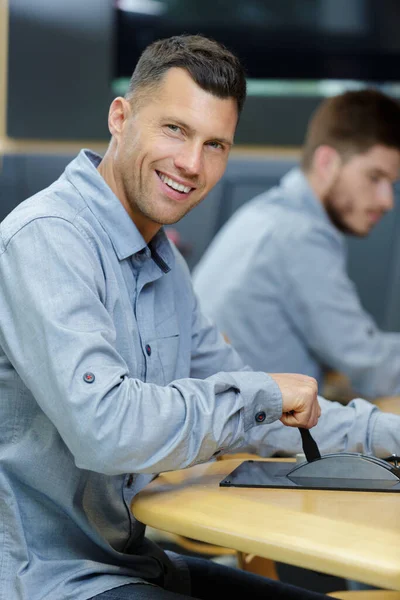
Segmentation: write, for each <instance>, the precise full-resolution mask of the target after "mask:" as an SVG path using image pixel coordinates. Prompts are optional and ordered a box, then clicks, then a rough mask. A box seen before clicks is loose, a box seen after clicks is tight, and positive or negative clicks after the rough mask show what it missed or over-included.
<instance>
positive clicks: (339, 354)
mask: <svg viewBox="0 0 400 600" xmlns="http://www.w3.org/2000/svg"><path fill="white" fill-rule="evenodd" d="M292 249H293V251H291V252H288V251H287V250H282V252H281V256H282V269H283V272H284V274H285V275H284V277H283V278H282V282H283V285H284V286H285V289H284V293H283V298H282V302H283V305H284V306H285V308H286V312H287V318H288V319H289V321H290V322H291V323H292V324H293V327H294V328H295V329H296V330H297V331H298V333H299V335H300V336H301V337H302V338H303V339H304V343H305V344H306V345H307V346H308V347H309V348H310V350H311V351H312V352H313V353H314V354H315V355H316V356H317V357H318V359H319V361H320V362H321V363H323V364H325V365H327V366H329V367H330V368H332V369H336V370H338V371H340V372H342V373H344V374H345V375H347V376H348V377H349V378H350V380H351V382H352V385H353V386H354V388H355V389H356V390H357V391H358V392H359V393H360V394H362V395H363V396H365V397H367V398H368V397H371V398H373V397H377V396H381V395H396V394H398V393H400V360H399V356H400V334H395V333H385V332H382V331H380V330H379V329H378V328H377V326H376V324H375V322H374V321H373V319H372V318H371V316H370V315H369V314H368V313H367V312H366V311H365V310H364V309H363V307H362V306H361V303H360V300H359V297H358V294H357V291H356V288H355V286H354V284H353V283H352V282H351V281H350V279H349V277H348V276H347V273H346V265H345V261H344V256H343V252H342V250H341V248H340V246H339V241H338V240H337V239H335V238H334V236H330V235H329V234H327V232H326V229H324V228H323V227H321V228H315V227H314V228H310V229H308V228H304V230H303V231H300V232H298V233H297V234H294V238H293V240H292Z"/></svg>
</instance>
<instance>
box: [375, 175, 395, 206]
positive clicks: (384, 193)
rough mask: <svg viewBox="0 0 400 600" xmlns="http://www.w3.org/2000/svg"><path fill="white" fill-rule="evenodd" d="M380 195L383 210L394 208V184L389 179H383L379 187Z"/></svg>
mask: <svg viewBox="0 0 400 600" xmlns="http://www.w3.org/2000/svg"><path fill="white" fill-rule="evenodd" d="M378 197H379V202H380V205H381V208H382V210H385V211H388V210H392V208H393V206H394V192H393V186H392V184H391V183H389V182H388V181H381V182H380V184H379V188H378Z"/></svg>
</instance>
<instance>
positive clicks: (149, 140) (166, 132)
mask: <svg viewBox="0 0 400 600" xmlns="http://www.w3.org/2000/svg"><path fill="white" fill-rule="evenodd" d="M145 94H146V91H145ZM134 101H135V100H133V103H134ZM124 102H125V109H126V111H127V112H126V115H125V116H124V117H122V121H123V126H122V129H121V131H120V133H119V134H118V135H117V136H115V134H114V137H116V141H117V150H116V153H115V157H114V165H113V171H114V177H115V182H116V188H117V190H114V191H116V193H117V195H118V197H119V198H120V200H121V202H122V203H123V204H124V206H125V208H126V210H127V211H128V213H129V214H130V216H131V218H132V219H133V221H134V222H135V224H136V225H137V227H138V229H139V230H140V232H141V233H142V235H143V237H144V238H145V239H146V241H148V240H149V239H151V238H152V237H153V235H155V233H156V232H157V231H158V229H159V228H160V226H161V225H165V224H171V223H176V221H179V219H181V218H182V217H183V216H184V215H185V214H186V213H187V212H188V211H190V210H191V209H192V208H193V207H194V206H196V204H198V203H199V202H201V200H203V198H204V197H205V196H206V195H207V194H208V192H209V191H210V190H211V189H212V187H213V186H214V185H215V184H216V183H217V182H218V181H219V179H220V178H221V177H222V175H223V173H224V171H225V167H226V163H227V160H228V155H229V150H230V147H231V145H232V143H233V137H234V133H235V129H236V124H237V119H238V111H237V104H236V101H235V100H234V99H233V98H228V99H221V98H217V97H216V96H213V95H212V94H210V93H208V92H206V91H204V90H203V89H201V88H200V87H199V86H198V85H197V84H196V83H195V82H194V81H193V79H192V78H191V77H190V76H189V75H188V73H187V72H186V71H185V70H183V69H177V68H173V69H170V70H169V71H167V72H166V74H165V76H164V78H163V80H162V81H161V82H160V84H159V85H158V87H157V88H156V90H155V91H154V93H152V94H151V93H149V96H148V97H147V96H145V97H144V99H142V100H141V101H140V102H139V105H138V108H137V109H135V106H134V105H133V109H132V107H130V105H129V104H128V103H127V102H126V101H124Z"/></svg>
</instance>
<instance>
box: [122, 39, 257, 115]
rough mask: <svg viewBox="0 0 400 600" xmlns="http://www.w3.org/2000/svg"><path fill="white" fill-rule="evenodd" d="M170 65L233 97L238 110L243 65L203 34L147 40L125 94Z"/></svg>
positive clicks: (147, 83)
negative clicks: (148, 42)
mask: <svg viewBox="0 0 400 600" xmlns="http://www.w3.org/2000/svg"><path fill="white" fill-rule="evenodd" d="M172 67H180V68H182V69H186V71H187V72H188V73H189V75H190V76H191V78H192V79H193V81H195V83H196V84H197V85H198V86H199V87H201V88H202V89H203V90H205V91H206V92H210V93H211V94H213V95H214V96H217V97H218V98H233V99H234V100H236V102H237V107H238V114H240V112H241V110H242V108H243V104H244V101H245V99H246V79H245V73H244V69H243V67H242V65H241V63H240V61H239V59H238V58H237V57H236V56H235V55H234V54H232V52H230V51H229V50H228V49H227V48H225V47H224V46H223V45H222V44H220V43H218V42H216V41H214V40H211V39H209V38H206V37H204V36H202V35H179V36H173V37H170V38H166V39H162V40H158V41H156V42H153V43H152V44H150V45H149V46H148V47H147V48H146V49H145V50H144V51H143V53H142V55H141V57H140V58H139V61H138V63H137V65H136V68H135V70H134V72H133V75H132V77H131V80H130V84H129V89H128V92H127V94H126V98H127V99H128V100H131V99H132V98H133V96H134V95H136V93H137V92H139V94H140V92H141V91H142V89H145V88H151V87H155V86H156V85H157V84H159V82H160V80H161V79H162V77H163V76H164V74H165V72H166V71H167V70H168V69H171V68H172Z"/></svg>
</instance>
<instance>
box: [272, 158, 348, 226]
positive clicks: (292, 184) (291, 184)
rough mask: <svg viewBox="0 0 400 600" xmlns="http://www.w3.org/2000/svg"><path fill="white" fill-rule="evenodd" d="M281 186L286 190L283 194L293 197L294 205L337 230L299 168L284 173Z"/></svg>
mask: <svg viewBox="0 0 400 600" xmlns="http://www.w3.org/2000/svg"><path fill="white" fill-rule="evenodd" d="M282 187H283V189H284V191H285V192H286V193H285V196H286V197H287V198H290V199H291V200H292V199H294V202H295V204H296V207H297V208H298V209H299V210H301V211H302V212H307V213H308V214H312V215H313V216H314V217H316V218H317V219H320V220H322V221H324V222H325V223H327V224H329V225H330V226H331V227H332V228H333V229H335V231H337V229H336V227H334V225H333V223H332V221H331V220H330V218H329V216H328V213H327V212H326V210H325V208H324V206H323V204H322V202H321V201H320V200H319V198H317V196H316V195H315V193H314V191H313V190H312V188H311V186H310V184H309V183H308V180H307V178H306V176H305V175H304V173H303V171H302V170H301V169H299V168H298V167H295V168H294V169H291V170H290V171H289V172H288V173H287V174H286V175H284V177H283V178H282ZM338 233H339V232H338Z"/></svg>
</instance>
